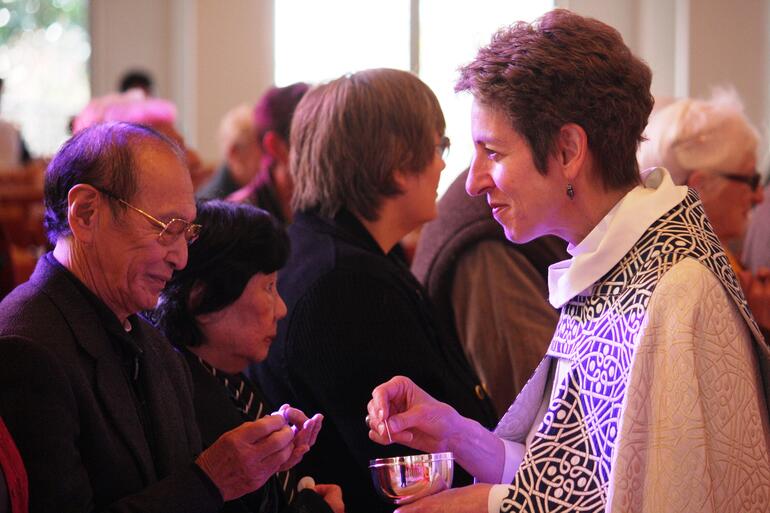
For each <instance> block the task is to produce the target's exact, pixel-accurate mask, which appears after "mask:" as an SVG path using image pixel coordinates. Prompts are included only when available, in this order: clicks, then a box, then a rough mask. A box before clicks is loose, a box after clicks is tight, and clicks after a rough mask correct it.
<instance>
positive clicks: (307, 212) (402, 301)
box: [258, 69, 495, 513]
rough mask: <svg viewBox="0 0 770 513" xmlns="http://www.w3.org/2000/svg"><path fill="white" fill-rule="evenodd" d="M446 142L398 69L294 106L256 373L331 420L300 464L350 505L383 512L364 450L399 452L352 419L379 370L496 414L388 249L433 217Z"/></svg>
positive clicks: (421, 87)
mask: <svg viewBox="0 0 770 513" xmlns="http://www.w3.org/2000/svg"><path fill="white" fill-rule="evenodd" d="M448 144H449V143H448V140H447V139H446V137H444V116H443V114H442V112H441V108H440V107H439V104H438V101H437V100H436V97H435V95H434V94H433V92H432V91H431V90H430V89H429V88H428V87H427V86H426V85H425V84H424V83H423V82H421V81H420V80H419V79H418V78H417V77H416V76H414V75H412V74H411V73H408V72H405V71H398V70H391V69H373V70H368V71H362V72H359V73H354V74H352V75H346V76H343V77H341V78H339V79H337V80H333V81H332V82H330V83H327V84H323V85H321V86H318V87H316V88H314V89H311V90H310V91H309V92H308V93H307V94H306V95H305V97H304V98H303V99H302V101H301V102H300V104H299V105H298V107H297V110H296V111H295V113H294V121H293V123H292V126H291V155H290V167H289V169H290V172H291V174H292V176H293V178H294V183H295V189H294V198H293V204H294V206H295V208H296V210H297V213H296V216H295V218H294V223H293V224H292V225H291V227H290V228H289V237H290V239H291V243H292V248H293V251H292V255H291V257H290V258H289V262H288V263H287V265H286V270H285V272H284V273H283V274H282V275H281V279H280V281H279V290H280V292H281V295H282V296H283V297H284V298H285V299H286V303H287V307H288V314H287V317H286V319H284V320H283V321H282V322H281V323H280V324H279V330H278V336H277V337H276V341H275V343H274V345H273V347H272V349H271V350H270V354H269V356H268V358H267V360H266V361H265V362H264V363H263V364H262V365H261V366H260V368H259V371H258V372H259V379H260V383H261V385H262V387H263V390H265V392H266V393H267V395H268V397H269V398H271V399H272V400H273V401H275V402H276V403H280V402H290V403H292V404H295V405H296V406H297V407H299V408H302V409H306V410H308V409H309V410H311V411H320V412H322V413H323V414H324V416H325V419H326V427H325V429H324V431H323V432H321V433H320V435H319V438H318V444H317V445H316V447H315V450H314V451H313V452H312V453H311V454H309V455H308V457H307V458H305V460H304V461H303V462H302V465H303V467H304V468H307V469H309V470H312V472H313V474H314V475H318V476H319V477H323V478H324V480H327V481H331V482H336V483H339V484H340V485H341V486H342V489H343V490H344V492H345V500H346V503H347V505H348V507H349V508H350V509H351V510H352V511H365V512H367V513H372V512H377V511H386V510H388V509H392V507H388V506H387V505H385V504H384V503H383V502H382V501H381V500H380V499H379V497H377V495H376V492H375V490H374V489H373V487H372V484H371V481H370V479H369V472H368V469H367V465H368V460H370V459H372V458H376V457H379V456H385V455H388V454H390V455H397V454H403V453H405V452H406V451H407V449H406V448H404V447H394V448H382V447H378V446H377V445H375V444H374V443H372V442H371V441H370V440H369V439H368V438H367V429H366V426H365V425H364V424H363V422H361V418H360V415H359V412H361V411H362V410H363V409H364V408H365V407H366V402H367V400H368V391H369V390H371V387H373V386H374V385H376V384H377V383H379V382H380V381H381V380H383V379H386V378H387V377H390V376H392V375H393V374H405V375H408V376H410V377H412V379H414V380H415V381H416V382H418V383H421V385H422V386H424V387H425V388H427V389H429V390H430V391H431V393H433V394H436V395H437V396H439V397H441V398H442V399H443V400H445V401H447V402H449V403H450V404H452V405H454V406H455V407H456V408H457V409H458V410H460V411H462V412H464V414H465V415H467V416H469V417H471V418H474V419H477V420H478V421H479V422H482V423H483V424H485V425H490V424H491V423H492V422H494V418H495V417H494V414H493V411H492V407H491V403H490V402H489V400H488V398H487V397H486V396H485V393H484V390H483V389H482V387H481V386H480V384H479V381H478V379H477V377H476V376H475V374H474V373H473V371H472V370H471V368H470V365H469V364H468V362H467V360H466V359H465V356H464V354H463V352H462V348H460V347H459V344H457V343H454V344H453V343H450V342H449V340H450V339H449V338H447V337H444V336H443V335H442V333H441V328H440V326H439V325H438V324H437V323H436V322H435V318H434V315H433V313H432V311H431V307H430V305H429V304H428V302H427V300H426V296H425V295H424V292H423V290H422V288H421V286H420V284H419V283H418V282H417V280H416V279H415V278H414V277H413V276H412V275H411V274H410V272H409V270H408V268H407V267H406V266H405V264H404V262H403V261H402V260H401V259H400V258H399V257H398V256H397V255H396V254H395V252H394V248H395V247H396V244H397V243H398V241H399V240H400V239H401V238H402V237H403V236H404V235H406V234H407V233H409V232H410V231H412V230H413V229H415V228H417V227H418V226H420V225H421V224H422V223H424V222H426V221H428V220H430V219H432V218H433V217H435V215H436V187H437V185H438V180H439V176H440V174H441V171H442V170H443V168H444V162H443V158H442V156H443V152H444V150H446V149H447V147H448ZM458 474H459V473H458ZM456 481H457V482H460V483H462V482H469V477H468V476H467V474H465V480H464V479H463V477H462V476H461V475H456Z"/></svg>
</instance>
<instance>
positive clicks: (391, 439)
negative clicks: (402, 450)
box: [384, 420, 393, 443]
mask: <svg viewBox="0 0 770 513" xmlns="http://www.w3.org/2000/svg"><path fill="white" fill-rule="evenodd" d="M384 424H385V432H386V433H387V434H388V442H390V443H393V438H391V436H390V428H389V427H388V421H387V420H386V421H384Z"/></svg>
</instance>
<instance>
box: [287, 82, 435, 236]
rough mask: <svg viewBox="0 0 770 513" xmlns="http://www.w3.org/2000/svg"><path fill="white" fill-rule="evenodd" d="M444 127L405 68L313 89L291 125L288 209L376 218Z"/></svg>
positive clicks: (423, 164)
mask: <svg viewBox="0 0 770 513" xmlns="http://www.w3.org/2000/svg"><path fill="white" fill-rule="evenodd" d="M445 128H446V124H445V121H444V115H443V113H442V112H441V107H440V106H439V103H438V100H437V99H436V95H435V94H433V91H431V90H430V88H428V86H427V85H425V84H424V83H423V82H422V81H421V80H420V79H419V78H417V77H416V76H415V75H413V74H411V73H409V72H407V71H401V70H395V69H382V68H379V69H370V70H366V71H360V72H358V73H353V74H350V75H345V76H342V77H340V78H338V79H336V80H333V81H331V82H329V83H326V84H322V85H319V86H316V87H315V88H313V89H311V90H310V91H309V92H308V93H307V94H306V95H305V96H304V97H303V98H302V101H300V103H299V105H298V106H297V110H296V111H295V112H294V120H293V122H292V125H291V144H290V147H291V150H290V157H289V171H290V173H291V175H292V178H293V179H294V195H293V197H292V206H293V208H295V209H296V210H299V211H308V210H316V211H317V212H318V213H319V214H320V215H322V216H324V217H328V218H331V217H334V216H335V215H336V214H337V212H339V211H340V209H343V208H345V209H347V210H349V211H351V212H352V213H354V214H357V215H359V216H361V217H363V218H364V219H367V220H369V221H374V220H376V219H377V218H378V213H379V210H380V206H381V205H382V201H383V199H385V198H387V197H391V196H395V195H397V194H400V193H401V192H402V191H401V190H400V189H399V187H398V186H397V184H396V182H395V179H394V172H395V171H396V170H399V171H401V172H404V173H413V174H418V173H421V172H423V171H424V170H425V169H426V168H427V166H428V165H429V164H430V163H431V161H432V160H433V158H434V155H435V151H436V149H435V146H436V137H437V136H443V135H444V129H445Z"/></svg>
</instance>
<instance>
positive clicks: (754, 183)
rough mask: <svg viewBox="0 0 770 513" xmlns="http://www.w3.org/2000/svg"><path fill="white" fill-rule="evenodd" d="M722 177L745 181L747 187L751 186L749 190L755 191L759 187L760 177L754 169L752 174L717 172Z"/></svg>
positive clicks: (734, 180)
mask: <svg viewBox="0 0 770 513" xmlns="http://www.w3.org/2000/svg"><path fill="white" fill-rule="evenodd" d="M717 174H718V175H719V176H721V177H722V178H726V179H728V180H732V181H733V182H741V183H745V184H746V185H748V186H749V187H751V190H752V191H753V192H756V191H757V189H758V188H759V181H760V180H761V179H762V178H761V177H760V176H759V173H757V172H756V171H755V172H754V174H753V175H739V174H736V173H717Z"/></svg>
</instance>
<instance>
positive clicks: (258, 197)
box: [227, 82, 310, 224]
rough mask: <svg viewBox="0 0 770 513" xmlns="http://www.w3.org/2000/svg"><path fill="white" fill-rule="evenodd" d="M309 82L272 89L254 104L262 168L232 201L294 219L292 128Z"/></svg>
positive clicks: (285, 219) (282, 219)
mask: <svg viewBox="0 0 770 513" xmlns="http://www.w3.org/2000/svg"><path fill="white" fill-rule="evenodd" d="M309 87H310V86H308V84H305V83H303V82H297V83H295V84H292V85H289V86H286V87H273V88H271V89H269V90H268V91H267V92H266V93H265V94H264V95H262V98H260V99H259V101H258V102H257V105H256V106H255V107H254V125H255V128H256V132H257V141H258V142H259V146H260V149H261V151H262V159H261V163H260V169H259V171H258V172H257V174H256V176H254V178H253V179H252V180H251V182H250V183H248V184H247V185H246V186H244V187H243V188H241V189H239V190H238V191H236V192H234V193H233V194H231V195H230V196H228V198H227V199H228V200H229V201H235V202H238V203H249V204H251V205H254V206H256V207H259V208H261V209H264V210H267V211H268V212H270V213H271V214H273V215H274V216H275V217H277V218H278V219H279V220H280V221H281V222H283V223H284V224H286V223H289V222H291V218H292V209H291V196H292V191H293V188H294V185H293V183H292V178H291V176H290V174H289V130H290V128H291V120H292V116H293V115H294V109H295V108H296V107H297V104H298V103H299V101H300V100H301V99H302V97H303V96H304V95H305V93H306V92H307V90H308V88H309Z"/></svg>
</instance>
